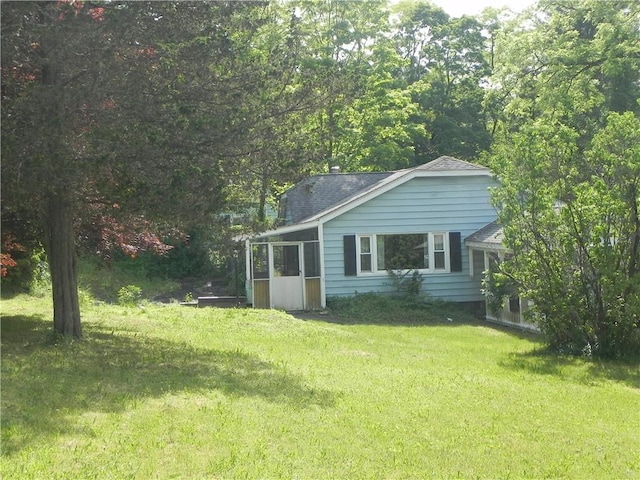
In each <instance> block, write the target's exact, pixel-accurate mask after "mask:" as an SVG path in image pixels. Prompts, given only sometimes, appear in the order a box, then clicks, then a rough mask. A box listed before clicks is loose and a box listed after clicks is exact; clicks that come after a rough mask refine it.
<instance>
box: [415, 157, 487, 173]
mask: <svg viewBox="0 0 640 480" xmlns="http://www.w3.org/2000/svg"><path fill="white" fill-rule="evenodd" d="M416 170H432V171H436V170H487V167H483V166H482V165H476V164H474V163H469V162H465V161H464V160H458V159H457V158H453V157H447V156H444V155H443V156H442V157H438V158H436V159H435V160H433V161H431V162H428V163H425V164H424V165H419V166H417V167H416Z"/></svg>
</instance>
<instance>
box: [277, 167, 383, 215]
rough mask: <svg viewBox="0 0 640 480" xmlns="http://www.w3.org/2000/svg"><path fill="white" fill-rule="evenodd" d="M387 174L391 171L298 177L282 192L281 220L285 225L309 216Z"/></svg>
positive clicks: (341, 200)
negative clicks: (283, 194) (284, 192)
mask: <svg viewBox="0 0 640 480" xmlns="http://www.w3.org/2000/svg"><path fill="white" fill-rule="evenodd" d="M390 175H392V172H377V173H368V172H360V173H329V174H322V175H314V176H312V177H309V178H307V179H305V180H302V181H301V182H300V183H298V184H296V185H295V186H293V187H292V188H290V189H289V190H287V192H286V213H285V221H286V222H285V223H286V224H288V225H289V224H292V223H298V222H301V221H303V220H304V219H306V218H309V217H312V216H314V215H316V214H318V213H320V212H322V211H324V210H326V209H328V208H330V207H332V206H334V205H337V204H339V203H341V202H343V201H344V200H347V199H348V198H349V197H352V196H353V195H356V194H357V193H359V192H362V191H364V190H367V189H369V188H370V187H372V186H373V185H375V184H376V183H378V182H379V181H381V180H384V179H385V178H387V177H388V176H390Z"/></svg>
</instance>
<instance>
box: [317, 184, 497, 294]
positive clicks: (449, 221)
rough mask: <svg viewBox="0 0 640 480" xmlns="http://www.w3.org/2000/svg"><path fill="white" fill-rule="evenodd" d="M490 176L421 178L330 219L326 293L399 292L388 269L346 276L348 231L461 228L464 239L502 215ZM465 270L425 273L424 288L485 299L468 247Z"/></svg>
mask: <svg viewBox="0 0 640 480" xmlns="http://www.w3.org/2000/svg"><path fill="white" fill-rule="evenodd" d="M495 185H496V183H495V180H493V179H492V178H491V177H489V176H451V177H442V176H440V177H416V178H413V179H411V180H408V181H407V182H405V183H403V184H401V185H398V186H396V187H395V188H393V189H391V190H389V191H387V192H385V193H382V194H380V195H378V196H377V197H375V198H372V199H370V200H369V201H367V202H366V203H363V204H362V205H359V206H356V207H355V208H353V209H351V210H349V211H347V212H345V213H343V214H342V215H339V216H337V217H336V218H333V219H331V220H328V221H327V222H326V223H324V226H323V230H322V231H323V244H324V266H325V271H324V278H325V294H326V296H327V297H331V296H348V295H353V294H354V293H355V292H358V293H365V292H374V291H375V292H384V291H389V292H391V291H393V287H392V286H391V285H390V278H389V276H388V274H387V273H386V272H384V273H379V274H374V275H361V276H345V272H344V245H343V238H344V236H346V235H367V234H370V235H376V234H378V235H380V234H402V233H406V234H408V233H427V232H460V234H461V238H462V240H464V238H465V237H467V236H469V235H471V234H472V233H474V232H475V231H477V230H478V229H480V228H482V227H483V226H485V225H486V224H488V223H490V222H492V221H493V220H495V218H496V212H495V209H494V208H493V207H492V206H491V203H490V198H489V195H490V193H489V187H492V186H495ZM462 249H463V250H462V271H461V272H450V273H425V274H424V281H423V284H422V291H423V292H426V293H428V294H429V295H431V296H433V297H435V298H442V299H445V300H450V301H455V302H474V301H483V300H484V297H483V296H482V293H481V285H480V280H479V279H478V277H477V276H476V278H475V279H474V278H471V276H470V275H469V256H468V252H467V251H466V248H465V247H464V245H463V247H462Z"/></svg>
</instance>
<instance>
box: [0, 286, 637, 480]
mask: <svg viewBox="0 0 640 480" xmlns="http://www.w3.org/2000/svg"><path fill="white" fill-rule="evenodd" d="M358 301H363V300H362V299H359V300H358ZM364 302H365V303H364V304H363V305H361V308H360V311H362V312H364V317H363V316H360V317H359V316H358V315H357V310H353V309H351V310H350V307H349V306H348V304H347V303H346V302H344V303H342V304H337V305H335V311H336V312H337V313H336V315H337V318H336V317H335V316H330V317H327V318H325V317H321V316H311V319H307V320H300V319H298V318H294V317H292V316H290V315H287V314H285V313H282V312H277V311H265V310H249V309H239V310H223V309H215V308H202V309H194V308H186V307H180V306H177V305H164V306H161V305H146V306H145V307H144V308H138V307H129V308H127V307H121V306H114V305H107V304H102V305H94V304H93V303H91V302H89V303H88V304H87V305H86V306H85V309H84V312H83V315H84V317H83V318H84V329H85V336H86V338H85V339H83V340H82V341H68V340H64V339H60V338H55V337H53V336H52V334H51V333H50V330H51V319H50V311H51V306H50V304H49V302H48V300H47V299H43V298H34V297H28V296H17V297H14V298H11V299H9V300H5V301H3V303H2V475H3V478H7V479H12V478H16V479H17V478H20V479H30V478H34V479H35V478H37V479H41V478H47V479H57V478H59V479H68V478H82V479H91V478H99V479H103V478H109V479H125V478H126V479H130V478H136V479H138V478H139V479H148V478H157V479H165V478H189V479H192V478H225V479H226V478H268V479H271V478H301V479H326V478H341V479H342V478H349V479H358V478H367V479H377V478H385V479H394V478H398V479H400V478H401V479H405V478H536V479H538V478H575V479H583V478H599V479H607V478H610V479H623V478H638V477H639V476H640V457H639V453H638V452H640V436H639V434H638V432H639V431H640V415H639V414H638V411H639V410H638V407H639V405H640V369H639V366H638V365H625V364H620V363H606V362H595V361H588V360H585V359H579V358H572V357H558V356H550V355H545V354H544V353H542V351H541V349H540V344H539V343H538V341H537V340H536V338H535V337H533V336H530V335H525V334H520V333H518V332H517V331H510V330H505V329H496V328H493V327H491V326H488V325H486V324H483V323H480V322H476V321H474V320H473V319H472V318H471V317H469V316H468V314H466V313H465V312H460V311H457V310H455V309H452V308H451V307H449V309H448V310H447V309H446V308H445V306H443V305H438V304H433V305H431V306H430V307H429V308H428V309H425V308H422V309H418V308H417V307H415V308H410V309H406V310H405V312H404V316H402V318H400V317H401V315H400V314H399V313H398V311H397V309H391V310H387V314H388V316H385V311H384V309H383V308H382V306H380V305H377V304H376V303H375V301H374V300H373V299H371V298H370V299H369V301H368V302H367V301H366V298H365V300H364ZM366 305H370V306H369V307H368V309H367V306H366ZM340 312H342V313H340ZM425 312H430V313H425ZM445 315H446V317H445ZM385 318H387V321H385ZM449 319H451V321H449Z"/></svg>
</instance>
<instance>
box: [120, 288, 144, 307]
mask: <svg viewBox="0 0 640 480" xmlns="http://www.w3.org/2000/svg"><path fill="white" fill-rule="evenodd" d="M141 300H142V289H141V288H140V287H138V286H136V285H127V286H125V287H122V288H120V290H118V304H119V305H122V306H125V307H133V306H136V305H139V304H140V301H141Z"/></svg>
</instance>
